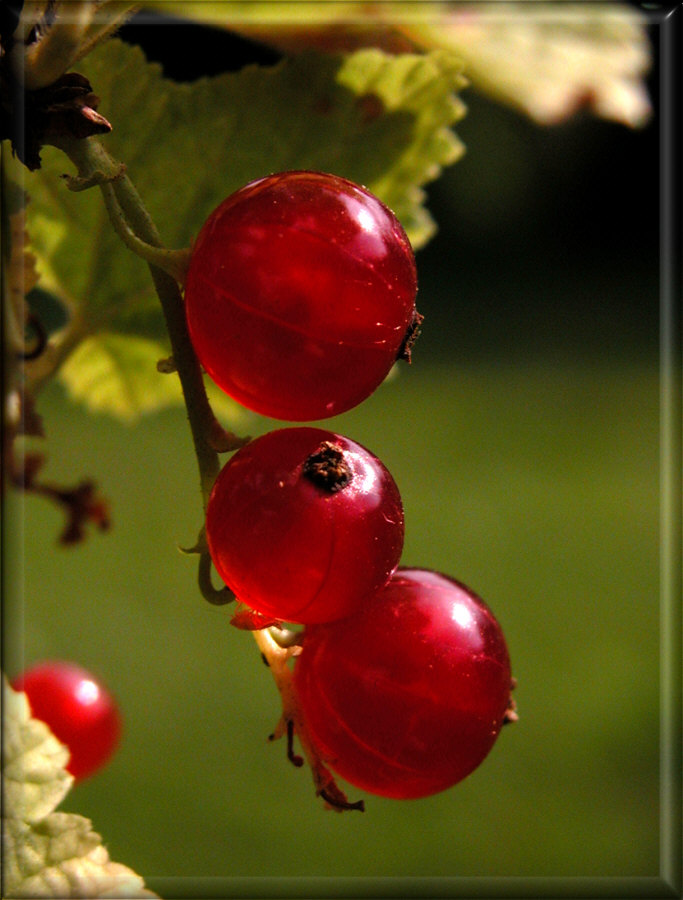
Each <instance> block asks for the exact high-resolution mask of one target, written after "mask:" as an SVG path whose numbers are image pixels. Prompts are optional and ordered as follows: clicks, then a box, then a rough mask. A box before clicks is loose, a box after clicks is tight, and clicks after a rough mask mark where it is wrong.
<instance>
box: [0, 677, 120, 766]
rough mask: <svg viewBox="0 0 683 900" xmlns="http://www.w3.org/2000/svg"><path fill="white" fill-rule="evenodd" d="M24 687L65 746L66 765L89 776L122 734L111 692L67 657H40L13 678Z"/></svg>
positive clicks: (37, 712) (38, 716)
mask: <svg viewBox="0 0 683 900" xmlns="http://www.w3.org/2000/svg"><path fill="white" fill-rule="evenodd" d="M12 687H13V688H14V689H15V690H16V691H24V692H25V693H26V695H27V697H28V701H29V704H30V706H31V711H32V714H33V716H34V717H35V718H36V719H40V720H41V721H43V722H45V724H46V725H48V726H49V728H50V729H51V731H52V732H53V734H54V735H55V737H57V738H58V739H59V740H60V741H61V742H62V743H63V744H65V745H66V746H67V747H68V749H69V754H70V755H69V762H68V765H67V770H68V771H69V772H70V773H71V774H72V775H73V776H74V778H76V779H82V778H87V777H88V776H89V775H92V774H93V773H94V772H96V771H97V770H98V769H101V768H102V766H104V765H105V763H106V762H108V760H109V759H110V757H111V756H112V754H113V753H114V750H115V749H116V747H117V745H118V743H119V739H120V736H121V719H120V716H119V712H118V708H117V705H116V702H115V701H114V699H113V697H112V696H111V695H110V694H109V692H108V691H107V690H106V688H104V687H103V685H102V684H101V683H100V682H99V681H98V680H97V679H96V678H95V677H94V676H93V675H91V674H90V673H89V672H87V671H86V670H85V669H82V668H81V667H80V666H77V665H75V664H74V663H71V662H53V661H48V662H41V663H37V664H36V665H34V666H32V667H31V668H30V669H27V671H26V672H24V673H23V674H22V675H20V676H18V677H17V678H15V679H14V680H13V681H12Z"/></svg>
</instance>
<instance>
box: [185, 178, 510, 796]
mask: <svg viewBox="0 0 683 900" xmlns="http://www.w3.org/2000/svg"><path fill="white" fill-rule="evenodd" d="M416 292H417V276H416V268H415V259H414V256H413V251H412V248H411V246H410V243H409V240H408V238H407V236H406V234H405V232H404V230H403V228H402V227H401V225H400V223H399V222H398V220H397V218H396V217H395V216H394V214H393V213H392V212H391V211H390V210H389V209H388V208H387V207H386V206H385V205H384V204H382V203H381V202H380V201H379V200H378V199H377V198H376V197H374V196H373V195H372V194H370V193H369V192H368V191H367V190H365V189H364V188H362V187H359V186H358V185H356V184H353V183H352V182H350V181H347V180H346V179H343V178H340V177H337V176H333V175H328V174H323V173H319V172H285V173H281V174H277V175H272V176H269V177H266V178H263V179H260V180H259V181H255V182H253V183H251V184H249V185H247V186H246V187H244V188H242V189H241V190H239V191H237V192H236V193H235V194H233V195H231V196H230V197H228V198H227V199H226V200H225V201H224V202H223V203H222V204H221V205H220V206H219V207H218V208H217V209H216V210H215V211H214V212H213V213H212V214H211V215H210V216H209V218H208V220H207V221H206V223H205V224H204V226H203V228H202V230H201V232H200V234H199V236H198V238H197V241H196V244H195V246H194V248H193V253H192V258H191V263H190V268H189V271H188V277H187V281H186V285H185V303H186V311H187V321H188V328H189V333H190V337H191V340H192V343H193V346H194V348H195V351H196V353H197V356H198V358H199V360H200V362H201V363H202V365H203V366H204V368H205V369H206V371H207V373H208V374H209V375H210V376H211V378H212V379H213V380H214V381H215V382H216V384H217V385H218V386H219V387H221V388H222V389H223V390H224V391H225V392H226V393H227V394H229V395H230V396H231V397H233V398H234V399H236V400H238V401H239V402H241V403H242V404H243V405H245V406H246V407H248V408H250V409H252V410H254V411H256V412H258V413H261V414H263V415H267V416H272V417H274V418H278V419H284V420H289V421H295V422H311V421H313V420H315V419H322V418H327V417H329V416H332V415H336V414H338V413H340V412H343V411H345V410H348V409H350V408H352V407H353V406H355V405H356V404H358V403H360V402H361V401H362V400H364V399H365V398H366V397H368V396H369V395H370V394H371V393H372V392H373V391H374V390H375V389H376V388H377V387H378V386H379V384H380V383H381V382H382V381H383V380H384V378H385V377H386V375H387V374H388V372H389V370H390V368H391V367H392V366H393V364H394V363H395V362H396V360H397V359H399V358H407V359H409V358H410V350H411V347H412V342H413V340H414V337H415V334H416V331H417V329H418V327H419V324H420V322H421V316H420V315H419V314H418V313H417V311H416V308H415V296H416ZM206 535H207V541H208V545H209V551H210V553H211V557H212V560H213V562H214V565H215V566H216V570H217V571H218V573H219V574H220V576H221V577H222V578H223V580H224V581H225V583H226V584H227V585H228V586H229V587H230V588H231V590H232V591H233V592H234V593H235V595H236V596H237V598H238V599H239V600H240V601H241V602H243V603H244V604H246V605H247V606H248V607H250V608H251V609H252V610H254V611H256V613H258V614H260V615H261V616H263V617H265V619H264V621H266V620H267V619H270V621H278V622H289V623H299V624H302V625H304V626H306V627H305V630H304V633H303V638H302V640H303V651H302V653H301V654H300V656H299V657H298V659H297V662H296V665H295V670H294V685H295V689H296V691H297V697H298V702H299V704H300V706H301V710H302V713H303V716H304V720H305V724H306V728H307V731H308V733H309V737H310V739H311V740H312V741H313V743H314V745H315V746H316V748H317V750H318V752H319V753H320V755H321V757H322V758H323V759H324V760H325V761H326V762H327V763H328V764H329V765H330V766H331V768H332V769H334V770H335V771H336V772H337V773H338V774H339V775H341V776H342V777H343V778H345V779H346V780H347V781H349V782H350V783H352V784H354V785H356V786H357V787H359V788H361V789H363V790H367V791H369V792H371V793H376V794H380V795H384V796H387V797H397V798H408V797H422V796H426V795H429V794H433V793H436V792H438V791H441V790H444V789H445V788H448V787H450V786H451V785H453V784H455V783H456V782H458V781H460V780H461V779H462V778H464V777H465V776H466V775H468V774H469V773H470V772H471V771H472V770H473V769H475V768H476V767H477V766H478V765H479V763H480V762H481V761H482V760H483V759H484V757H485V756H486V755H487V754H488V752H489V750H490V749H491V747H492V746H493V744H494V742H495V740H496V738H497V736H498V733H499V731H500V729H501V727H502V725H503V723H504V722H505V721H506V720H507V718H509V715H510V709H511V700H510V690H511V673H510V661H509V656H508V651H507V647H506V643H505V639H504V636H503V633H502V631H501V628H500V626H499V624H498V622H497V621H496V619H495V618H494V616H493V614H492V613H491V611H490V610H489V608H488V607H487V606H486V605H485V604H484V602H483V601H482V600H481V599H480V598H479V597H477V596H476V595H475V594H474V593H473V592H472V591H470V590H469V589H468V588H466V587H465V586H464V585H462V584H460V583H459V582H457V581H455V580H453V579H451V578H449V577H447V576H445V575H441V574H438V573H436V572H433V571H429V570H427V569H414V568H399V567H398V566H399V561H400V557H401V553H402V550H403V538H404V517H403V507H402V503H401V497H400V494H399V491H398V488H397V486H396V484H395V482H394V480H393V478H392V476H391V474H390V473H389V472H388V470H387V469H386V468H385V466H384V465H383V464H382V463H381V462H380V460H379V459H377V457H376V456H374V455H373V454H372V453H371V452H369V451H368V450H367V449H365V448H364V447H362V446H360V445H359V444H357V443H355V442H354V441H352V440H350V439H349V438H346V437H343V436H341V435H339V434H334V433H332V432H330V431H326V430H323V429H320V428H314V427H309V426H307V427H289V428H281V429H278V430H275V431H272V432H270V433H268V434H265V435H263V436H261V437H259V438H257V439H255V440H253V441H252V442H250V443H249V444H247V445H246V446H245V447H243V448H242V449H240V450H238V451H237V453H236V454H235V455H234V456H233V457H232V458H231V460H230V461H229V462H228V463H227V464H226V465H225V467H224V468H223V469H222V471H221V473H220V474H219V476H218V478H217V480H216V482H215V485H214V488H213V491H212V494H211V497H210V499H209V504H208V509H207V518H206Z"/></svg>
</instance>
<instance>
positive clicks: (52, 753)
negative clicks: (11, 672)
mask: <svg viewBox="0 0 683 900" xmlns="http://www.w3.org/2000/svg"><path fill="white" fill-rule="evenodd" d="M2 690H3V698H2V701H3V710H4V712H3V729H4V731H3V742H2V772H3V801H4V804H5V811H7V810H8V809H9V810H11V811H12V817H14V818H18V819H21V820H22V821H24V822H29V823H31V822H37V821H40V819H43V818H45V816H46V815H47V814H48V813H50V812H52V810H53V809H54V808H55V807H56V806H57V805H58V804H59V803H61V801H62V800H63V799H64V797H65V796H66V794H67V793H68V792H69V789H70V787H71V785H72V783H73V778H72V777H71V775H69V773H68V772H67V771H66V769H65V768H64V767H65V766H66V764H67V762H68V761H69V751H68V750H67V748H66V747H65V746H64V745H63V744H61V743H60V742H59V741H58V740H57V738H56V737H55V736H54V735H53V734H52V732H51V731H50V729H49V728H48V727H47V725H45V724H44V723H43V722H40V721H38V719H33V718H31V712H30V708H29V705H28V700H27V699H26V694H24V693H20V692H17V691H14V690H12V688H11V687H10V686H9V684H8V682H7V680H6V679H5V678H3V688H2Z"/></svg>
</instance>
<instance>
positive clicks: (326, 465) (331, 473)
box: [302, 441, 352, 494]
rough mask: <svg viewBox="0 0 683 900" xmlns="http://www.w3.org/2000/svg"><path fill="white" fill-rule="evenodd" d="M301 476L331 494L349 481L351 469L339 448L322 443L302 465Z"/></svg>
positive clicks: (331, 444) (325, 442)
mask: <svg viewBox="0 0 683 900" xmlns="http://www.w3.org/2000/svg"><path fill="white" fill-rule="evenodd" d="M302 472H303V474H304V475H305V476H306V478H308V479H310V480H311V481H312V482H313V484H316V485H318V487H321V488H323V489H324V490H326V491H329V492H330V493H331V494H334V493H336V492H337V491H341V490H342V488H345V487H346V485H347V484H348V483H349V482H350V481H351V478H352V475H351V469H350V468H349V465H348V463H347V462H346V460H345V458H344V454H343V452H342V451H341V450H340V449H339V447H335V445H334V444H333V443H331V442H330V441H323V442H322V443H321V445H320V447H318V449H317V450H316V451H315V453H312V454H311V455H310V456H309V457H308V459H307V460H306V462H305V463H304V465H303V469H302Z"/></svg>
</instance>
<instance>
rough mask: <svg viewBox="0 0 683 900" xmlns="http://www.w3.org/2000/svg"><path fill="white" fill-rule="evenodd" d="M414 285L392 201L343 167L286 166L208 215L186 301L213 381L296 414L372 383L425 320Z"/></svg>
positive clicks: (277, 414)
mask: <svg viewBox="0 0 683 900" xmlns="http://www.w3.org/2000/svg"><path fill="white" fill-rule="evenodd" d="M416 291H417V276H416V270H415V259H414V256H413V251H412V248H411V246H410V242H409V241H408V238H407V237H406V234H405V232H404V230H403V228H402V227H401V225H400V223H399V221H398V219H397V218H396V216H395V215H394V214H393V213H392V212H391V210H389V209H388V208H387V207H386V206H384V204H383V203H381V202H380V201H379V200H378V199H377V198H376V197H374V196H373V195H372V194H371V193H369V192H368V191H367V190H365V188H362V187H359V186H358V185H356V184H354V183H353V182H351V181H347V180H346V179H345V178H340V177H338V176H336V175H327V174H324V173H321V172H282V173H280V174H277V175H270V176H268V177H266V178H262V179H260V180H259V181H254V182H252V183H251V184H248V185H246V187H243V188H242V189H241V190H239V191H237V192H236V193H234V194H232V195H231V196H230V197H228V198H227V199H226V200H224V201H223V203H221V204H220V206H218V208H217V209H215V210H214V212H213V213H212V214H211V215H210V216H209V218H208V219H207V221H206V222H205V224H204V226H203V227H202V229H201V231H200V233H199V235H198V237H197V240H196V242H195V245H194V248H193V252H192V258H191V261H190V267H189V271H188V275H187V280H186V285H185V305H186V310H187V321H188V328H189V332H190V337H191V339H192V343H193V345H194V348H195V351H196V353H197V356H198V357H199V360H200V362H201V363H202V365H203V366H204V368H205V369H206V371H207V372H208V373H209V375H210V376H211V378H212V379H213V380H214V381H215V382H216V384H217V385H218V386H219V387H220V388H222V389H223V390H224V391H225V392H226V393H227V394H229V395H230V396H231V397H233V398H234V399H236V400H238V401H239V402H240V403H242V404H243V405H244V406H246V407H248V408H249V409H252V410H255V411H256V412H258V413H261V414H263V415H267V416H272V417H274V418H278V419H287V420H290V421H297V422H301V421H311V420H313V419H322V418H327V417H328V416H333V415H336V414H337V413H340V412H344V411H345V410H347V409H350V408H351V407H353V406H356V405H357V404H358V403H360V402H361V401H362V400H364V399H365V398H366V397H368V396H369V395H370V394H371V393H372V392H373V391H374V390H375V388H377V387H378V386H379V384H380V383H381V382H382V381H383V380H384V378H385V376H386V375H387V373H388V372H389V369H390V368H391V367H392V365H393V363H394V362H395V361H396V359H397V357H398V356H400V355H402V354H403V351H404V348H405V347H406V345H408V346H409V344H410V340H411V338H412V335H413V333H414V331H415V329H416V327H417V325H418V324H419V321H420V320H421V317H420V316H419V315H418V313H417V312H416V310H415V294H416ZM406 355H407V356H408V358H409V351H408V353H407V354H406Z"/></svg>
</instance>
